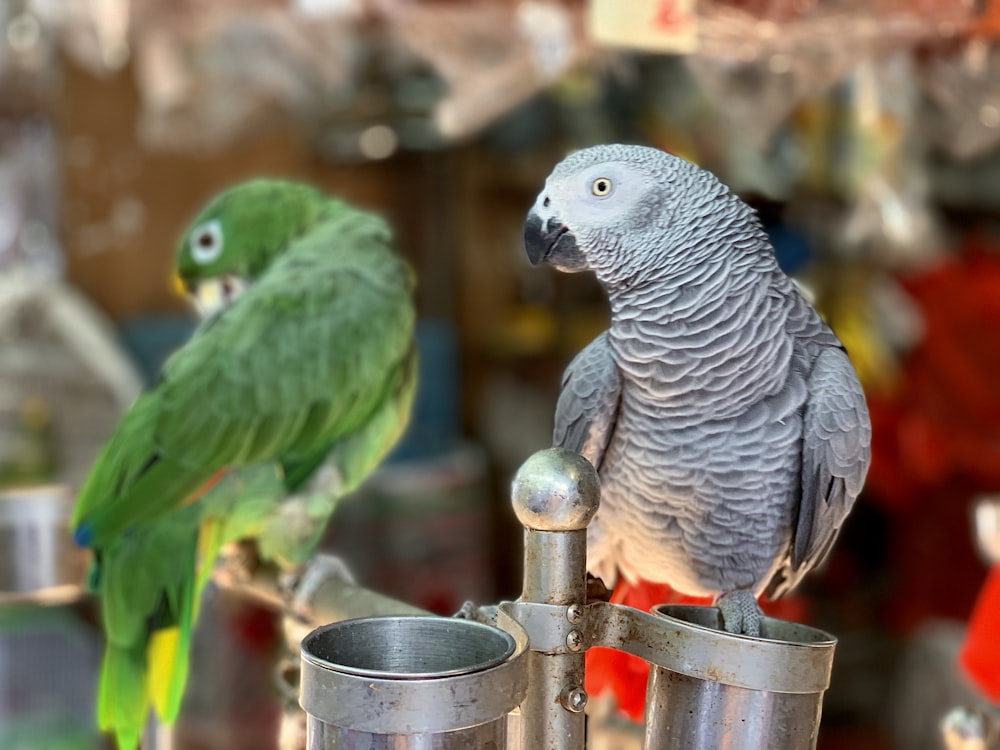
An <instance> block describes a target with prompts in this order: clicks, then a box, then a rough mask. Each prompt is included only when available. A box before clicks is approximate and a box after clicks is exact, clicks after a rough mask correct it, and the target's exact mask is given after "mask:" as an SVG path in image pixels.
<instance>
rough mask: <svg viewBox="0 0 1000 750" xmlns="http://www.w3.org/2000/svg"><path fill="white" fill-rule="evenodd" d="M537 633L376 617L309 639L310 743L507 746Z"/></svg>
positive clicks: (371, 748)
mask: <svg viewBox="0 0 1000 750" xmlns="http://www.w3.org/2000/svg"><path fill="white" fill-rule="evenodd" d="M526 651H527V639H526V638H524V637H523V634H519V636H518V637H515V636H513V635H511V634H510V633H507V632H506V631H503V630H500V629H499V628H495V627H492V626H490V625H484V624H482V623H478V622H474V621H471V620H462V619H455V618H445V617H435V616H391V617H368V618H361V619H355V620H345V621H343V622H336V623H333V624H330V625H325V626H323V627H320V628H317V629H316V630H314V631H313V632H312V633H310V634H309V635H308V636H306V637H305V638H304V639H303V641H302V651H301V659H302V677H301V687H300V692H299V703H300V705H301V706H302V708H303V709H304V710H305V712H306V714H307V715H308V717H307V727H306V747H307V748H308V750H343V749H345V748H365V750H418V749H419V750H431V749H433V750H451V749H452V748H483V749H484V750H504V748H505V747H506V726H507V714H508V712H510V711H511V710H513V709H514V708H515V707H517V706H518V705H519V704H520V703H521V701H522V700H523V699H524V695H525V692H526V691H527V676H526V675H527V673H526V669H525V659H524V656H525V654H526Z"/></svg>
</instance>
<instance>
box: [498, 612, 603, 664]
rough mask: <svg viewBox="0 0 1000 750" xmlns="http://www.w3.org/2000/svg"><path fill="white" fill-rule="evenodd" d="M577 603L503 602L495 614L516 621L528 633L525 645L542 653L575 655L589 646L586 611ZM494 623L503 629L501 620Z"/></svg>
mask: <svg viewBox="0 0 1000 750" xmlns="http://www.w3.org/2000/svg"><path fill="white" fill-rule="evenodd" d="M586 610H587V608H586V607H584V606H583V605H580V604H570V605H568V606H562V605H558V604H540V603H538V602H526V601H520V600H518V601H514V602H502V603H501V604H500V606H499V608H498V610H497V611H498V615H502V616H503V617H506V618H508V619H509V620H513V621H514V622H516V623H518V624H519V625H520V626H521V627H522V628H523V629H524V631H525V632H526V633H527V634H528V647H529V648H530V649H531V650H532V651H537V652H539V653H542V654H549V655H555V654H578V653H580V652H582V651H585V650H586V649H587V647H588V646H589V643H588V642H587V638H586V621H585V613H586ZM497 623H498V624H499V625H500V627H501V628H504V629H506V625H505V623H504V620H503V619H501V618H500V617H498V619H497Z"/></svg>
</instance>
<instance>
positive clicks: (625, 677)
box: [586, 580, 808, 721]
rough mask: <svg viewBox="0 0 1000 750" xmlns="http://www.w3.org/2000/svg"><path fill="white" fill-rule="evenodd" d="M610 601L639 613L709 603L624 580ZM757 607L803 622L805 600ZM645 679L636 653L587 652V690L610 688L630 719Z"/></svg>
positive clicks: (638, 714)
mask: <svg viewBox="0 0 1000 750" xmlns="http://www.w3.org/2000/svg"><path fill="white" fill-rule="evenodd" d="M611 601H612V602H613V603H615V604H623V605H625V606H627V607H634V608H635V609H638V610H641V611H643V612H649V611H650V610H652V608H653V607H655V606H657V605H658V604H701V605H709V604H711V603H712V600H711V598H709V597H699V596H685V595H684V594H679V593H677V592H676V591H674V590H673V589H672V588H670V587H669V586H667V585H666V584H657V583H648V582H646V581H640V582H639V583H638V584H636V585H634V586H633V585H631V584H629V583H628V582H626V581H624V580H623V581H621V582H619V583H618V585H617V586H616V587H615V591H614V594H612V596H611ZM761 608H762V609H763V610H764V613H765V614H767V615H770V616H771V617H778V618H780V619H783V620H792V621H795V622H805V621H806V617H807V615H808V612H807V607H806V605H805V602H804V601H803V600H802V599H800V598H798V597H795V596H788V597H785V598H783V599H779V600H777V601H761ZM648 679H649V665H648V664H647V663H646V662H645V661H643V660H642V659H640V658H638V657H636V656H631V655H629V654H624V653H622V652H620V651H615V650H614V649H608V648H592V649H590V650H589V651H587V675H586V689H587V692H588V693H589V694H590V695H593V696H595V697H596V696H598V695H601V694H602V693H604V692H607V691H609V690H610V691H611V693H612V694H613V695H614V697H615V700H616V701H617V703H618V709H619V710H620V711H621V712H622V713H624V714H625V715H627V716H628V717H629V718H631V719H632V720H633V721H642V718H643V714H644V713H645V710H646V681H647V680H648Z"/></svg>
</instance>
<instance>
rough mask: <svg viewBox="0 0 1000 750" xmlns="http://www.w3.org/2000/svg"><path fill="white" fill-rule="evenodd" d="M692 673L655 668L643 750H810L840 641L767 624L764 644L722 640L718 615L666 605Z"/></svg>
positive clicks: (805, 630)
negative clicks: (728, 749) (835, 651)
mask: <svg viewBox="0 0 1000 750" xmlns="http://www.w3.org/2000/svg"><path fill="white" fill-rule="evenodd" d="M654 613H655V614H657V615H659V616H661V617H666V618H670V619H671V620H672V621H673V622H672V624H673V625H674V626H676V627H677V628H678V633H679V635H678V637H677V638H678V641H679V642H678V643H676V644H674V645H675V647H676V649H677V651H678V652H679V653H682V654H683V655H684V660H683V661H684V662H685V663H686V664H687V665H688V668H686V669H684V670H683V671H669V670H667V669H664V668H662V667H655V666H654V667H652V668H651V670H650V676H649V687H648V692H647V698H646V737H645V745H644V747H645V748H646V750H675V749H676V750H719V749H720V748H732V749H733V750H736V749H738V750H811V749H812V748H815V747H816V739H817V736H818V733H819V723H820V714H821V711H822V705H823V693H824V692H825V691H826V688H827V687H828V686H829V684H830V671H831V669H832V668H833V653H834V648H835V647H836V644H837V640H836V638H834V637H833V636H832V635H830V634H828V633H824V632H823V631H821V630H817V629H815V628H810V627H807V626H805V625H798V624H796V623H792V622H785V621H784V620H775V619H772V618H769V617H765V618H764V621H763V623H762V633H761V637H760V638H750V637H746V636H738V635H732V634H730V633H726V632H723V631H722V630H721V629H720V627H721V621H720V616H719V611H718V610H717V609H716V608H715V607H697V606H684V605H661V606H660V607H657V608H656V609H655V610H654Z"/></svg>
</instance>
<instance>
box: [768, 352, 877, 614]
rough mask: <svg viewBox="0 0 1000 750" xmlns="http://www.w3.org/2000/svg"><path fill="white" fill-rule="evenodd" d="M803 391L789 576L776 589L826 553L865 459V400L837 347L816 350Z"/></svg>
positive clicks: (790, 585)
mask: <svg viewBox="0 0 1000 750" xmlns="http://www.w3.org/2000/svg"><path fill="white" fill-rule="evenodd" d="M808 391H809V398H808V401H807V402H806V406H805V413H804V414H803V425H802V433H803V434H802V495H801V500H800V504H799V512H798V520H797V522H796V525H795V532H794V537H793V546H792V559H791V571H790V576H789V579H788V581H786V582H785V584H786V585H784V586H781V589H783V591H781V592H780V593H783V592H784V591H787V590H790V589H792V588H794V586H795V585H796V584H797V583H798V581H799V580H800V579H801V578H802V576H803V575H805V574H806V573H807V572H808V571H809V570H811V569H813V568H814V567H816V566H817V565H819V564H820V563H821V562H822V561H823V559H824V558H825V557H826V555H827V553H828V552H829V551H830V547H831V546H832V545H833V542H834V540H835V539H836V537H837V533H838V532H839V531H840V526H841V524H842V523H843V522H844V519H845V518H846V517H847V514H848V512H849V511H850V510H851V506H852V505H853V504H854V500H855V499H856V498H857V496H858V494H859V493H860V492H861V487H862V485H863V484H864V481H865V475H866V474H867V473H868V465H869V464H870V463H871V442H872V441H871V438H872V431H871V422H870V421H869V418H868V406H867V404H866V402H865V396H864V392H863V391H862V389H861V384H860V383H859V382H858V378H857V375H856V374H855V372H854V368H853V367H852V366H851V362H850V360H849V359H848V358H847V354H846V353H845V352H844V351H843V350H842V349H840V348H837V347H828V348H825V349H823V350H822V351H821V352H820V354H819V356H818V357H817V358H816V361H815V363H814V364H813V368H812V371H811V372H810V374H809V380H808ZM780 593H779V595H780Z"/></svg>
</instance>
